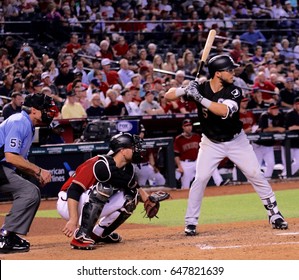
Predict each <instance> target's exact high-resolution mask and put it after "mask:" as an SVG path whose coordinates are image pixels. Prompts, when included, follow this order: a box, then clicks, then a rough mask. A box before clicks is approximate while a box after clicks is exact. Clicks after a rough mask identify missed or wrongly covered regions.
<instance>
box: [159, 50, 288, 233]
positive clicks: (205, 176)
mask: <svg viewBox="0 0 299 280" xmlns="http://www.w3.org/2000/svg"><path fill="white" fill-rule="evenodd" d="M238 66H239V65H238V64H235V63H234V61H233V59H232V58H231V57H230V56H228V55H217V56H214V57H212V58H211V59H210V60H209V62H208V70H209V74H210V80H207V81H205V82H203V83H202V84H199V83H198V82H196V81H191V82H190V83H189V85H188V86H187V87H186V88H171V89H169V91H168V92H167V93H166V95H165V97H166V98H167V100H169V101H172V100H176V99H177V98H179V97H181V96H186V98H188V99H192V100H194V101H195V102H196V104H197V108H198V120H199V122H200V123H201V127H202V132H203V137H202V141H201V143H200V149H199V151H198V157H197V162H196V175H195V180H194V181H193V183H192V185H191V189H190V192H189V199H188V206H187V212H186V215H185V225H186V226H185V234H186V235H189V236H194V235H196V226H197V224H198V218H199V215H200V209H201V204H202V199H203V196H204V190H205V188H206V185H207V183H208V180H209V179H210V177H211V175H212V173H213V172H214V170H215V169H216V168H217V166H218V164H219V163H220V161H221V160H222V159H223V158H225V157H228V158H229V159H230V160H231V161H232V162H234V163H235V164H236V166H237V167H238V168H239V169H240V170H241V171H242V172H243V174H244V175H245V176H246V177H247V179H248V181H249V182H250V183H251V184H252V185H253V187H254V189H255V191H256V192H257V194H258V195H259V197H260V199H261V201H262V203H263V205H264V207H265V209H266V211H267V214H268V217H269V223H270V224H271V225H272V227H273V228H275V229H287V228H288V223H287V222H286V221H285V220H284V218H283V216H282V214H281V213H280V211H279V209H278V206H277V202H276V198H275V195H274V193H273V190H272V188H271V186H270V185H269V183H268V181H267V180H266V179H265V177H264V175H263V173H262V172H261V170H260V165H259V163H258V161H257V158H256V155H255V153H254V151H253V148H252V146H251V145H250V143H249V141H248V139H247V137H246V134H245V133H244V131H243V130H242V122H241V121H240V120H239V110H240V102H241V99H242V98H243V97H242V94H241V89H240V88H238V87H236V86H235V85H234V84H233V78H234V69H235V68H237V67H238Z"/></svg>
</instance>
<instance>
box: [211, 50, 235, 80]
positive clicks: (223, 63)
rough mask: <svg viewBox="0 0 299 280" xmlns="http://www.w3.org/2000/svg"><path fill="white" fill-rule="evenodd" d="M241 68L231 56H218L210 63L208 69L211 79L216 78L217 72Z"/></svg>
mask: <svg viewBox="0 0 299 280" xmlns="http://www.w3.org/2000/svg"><path fill="white" fill-rule="evenodd" d="M237 67H239V64H237V63H235V62H234V60H233V59H232V58H231V57H230V56H229V55H216V56H214V57H212V58H211V59H210V60H209V62H208V69H209V73H210V76H211V77H214V74H215V72H217V71H225V70H232V69H235V68H237Z"/></svg>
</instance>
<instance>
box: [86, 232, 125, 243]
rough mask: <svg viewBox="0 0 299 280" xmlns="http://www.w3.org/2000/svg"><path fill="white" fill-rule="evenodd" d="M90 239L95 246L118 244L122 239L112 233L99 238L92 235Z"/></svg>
mask: <svg viewBox="0 0 299 280" xmlns="http://www.w3.org/2000/svg"><path fill="white" fill-rule="evenodd" d="M92 239H93V240H94V241H95V244H99V243H120V242H121V241H122V237H121V236H120V235H119V234H118V233H116V232H112V233H110V234H109V235H107V236H105V237H99V236H97V235H95V234H92Z"/></svg>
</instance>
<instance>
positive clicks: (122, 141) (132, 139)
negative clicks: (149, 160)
mask: <svg viewBox="0 0 299 280" xmlns="http://www.w3.org/2000/svg"><path fill="white" fill-rule="evenodd" d="M109 146H110V151H109V153H108V155H114V154H116V153H117V152H119V151H120V150H121V149H124V148H132V149H133V156H132V162H133V163H139V162H141V160H142V158H143V153H144V152H145V149H143V147H142V140H141V138H140V137H139V136H137V135H132V134H130V133H126V132H124V133H120V134H117V135H114V136H113V137H112V138H111V140H110V145H109Z"/></svg>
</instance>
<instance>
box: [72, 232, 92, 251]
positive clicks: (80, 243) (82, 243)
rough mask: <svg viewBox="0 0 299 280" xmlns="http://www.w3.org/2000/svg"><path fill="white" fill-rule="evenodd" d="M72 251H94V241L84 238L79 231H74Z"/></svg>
mask: <svg viewBox="0 0 299 280" xmlns="http://www.w3.org/2000/svg"><path fill="white" fill-rule="evenodd" d="M70 245H71V247H72V249H77V250H92V249H94V240H93V239H91V238H90V237H88V236H86V234H85V233H82V232H80V230H78V229H77V230H76V231H75V233H74V238H73V240H72V241H71V244H70Z"/></svg>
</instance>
